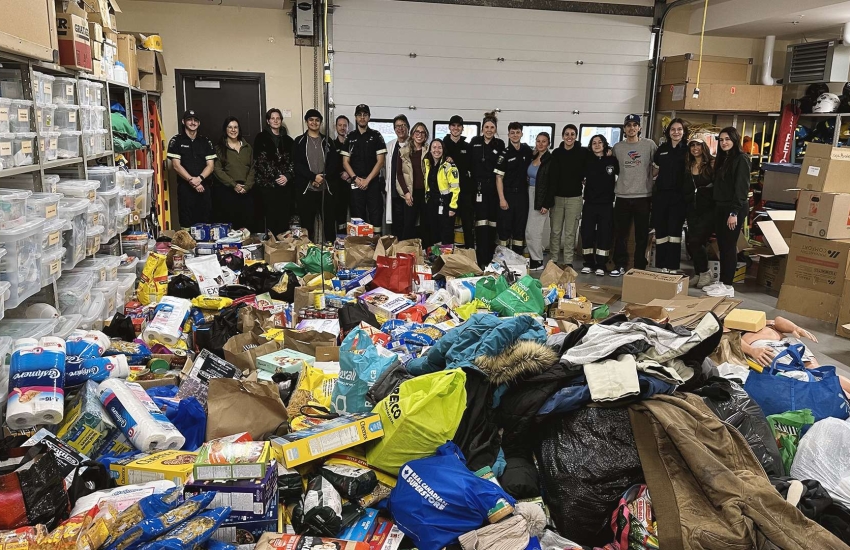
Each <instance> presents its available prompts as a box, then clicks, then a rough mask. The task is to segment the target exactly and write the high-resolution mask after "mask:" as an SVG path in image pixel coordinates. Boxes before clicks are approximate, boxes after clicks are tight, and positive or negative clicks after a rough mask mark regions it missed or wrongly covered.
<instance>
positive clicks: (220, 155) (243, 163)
mask: <svg viewBox="0 0 850 550" xmlns="http://www.w3.org/2000/svg"><path fill="white" fill-rule="evenodd" d="M215 152H216V159H215V172H214V174H215V179H216V181H215V184H214V185H213V196H212V199H213V219H214V220H215V221H219V222H226V223H231V224H233V227H234V228H235V229H241V228H243V227H247V228H248V229H250V230H251V231H258V230H261V229H262V227H258V226H257V224H256V223H255V222H254V218H255V216H254V197H253V193H252V192H251V189H252V188H253V187H254V152H253V149H252V148H251V146H250V145H248V143H246V142H245V141H243V140H242V130H241V128H240V126H239V120H237V118H236V117H232V116H231V117H227V118H226V119H224V125H223V128H222V132H221V139H220V140H219V142H218V145H217V146H216V151H215Z"/></svg>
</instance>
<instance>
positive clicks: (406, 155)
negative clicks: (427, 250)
mask: <svg viewBox="0 0 850 550" xmlns="http://www.w3.org/2000/svg"><path fill="white" fill-rule="evenodd" d="M427 143H428V127H427V126H425V125H424V124H423V123H421V122H417V123H416V124H414V125H413V129H412V130H411V131H410V139H409V140H408V142H407V146H406V147H402V148H401V149H399V153H398V158H399V163H398V168H397V172H396V191H397V192H398V194H399V196H400V197H401V198H402V199H404V210H403V212H404V216H403V224H402V227H404V229H403V230H402V234H401V235H400V236H401V238H402V239H415V238H417V237H418V238H421V239H422V244H423V245H425V246H427V243H426V242H425V241H426V240H427V239H426V235H427V234H428V228H427V227H425V225H426V224H427V219H428V216H427V211H426V209H425V195H426V193H427V192H426V188H427V185H428V184H427V182H426V181H425V155H426V154H427V153H428V149H427V147H426V146H425V145H426V144H427ZM399 222H402V220H398V221H395V222H394V224H395V223H399ZM417 222H418V223H419V225H420V229H419V231H418V232H417V230H416V224H417Z"/></svg>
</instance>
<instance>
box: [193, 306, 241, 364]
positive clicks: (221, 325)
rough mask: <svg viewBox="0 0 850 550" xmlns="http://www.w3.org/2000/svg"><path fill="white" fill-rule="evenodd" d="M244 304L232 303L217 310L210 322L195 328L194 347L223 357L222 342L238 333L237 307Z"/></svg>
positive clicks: (224, 342)
mask: <svg viewBox="0 0 850 550" xmlns="http://www.w3.org/2000/svg"><path fill="white" fill-rule="evenodd" d="M244 306H245V304H233V305H232V306H228V307H226V308H224V309H222V310H221V311H219V312H218V313H217V314H216V316H215V317H213V320H212V322H210V323H204V324H203V325H200V326H198V327H196V328H195V332H194V339H195V347H196V348H197V349H198V350H199V351H200V350H203V349H207V350H209V351H210V353H213V354H215V355H217V356H219V357H221V358H222V359H224V344H226V343H227V341H228V340H230V339H231V338H232V337H233V336H236V335H237V334H238V333H239V330H237V328H236V324H237V321H238V320H239V308H241V307H244Z"/></svg>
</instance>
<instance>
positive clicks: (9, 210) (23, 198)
mask: <svg viewBox="0 0 850 550" xmlns="http://www.w3.org/2000/svg"><path fill="white" fill-rule="evenodd" d="M0 183H2V182H0ZM30 195H32V192H30V191H22V190H21V189H0V229H11V228H13V227H18V226H21V225H23V224H24V223H26V218H27V198H28V197H29V196H30Z"/></svg>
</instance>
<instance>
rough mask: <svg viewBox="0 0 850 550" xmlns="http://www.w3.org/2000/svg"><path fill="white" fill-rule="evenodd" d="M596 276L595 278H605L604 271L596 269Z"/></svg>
mask: <svg viewBox="0 0 850 550" xmlns="http://www.w3.org/2000/svg"><path fill="white" fill-rule="evenodd" d="M596 276H597V277H604V276H605V270H604V269H597V270H596Z"/></svg>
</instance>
